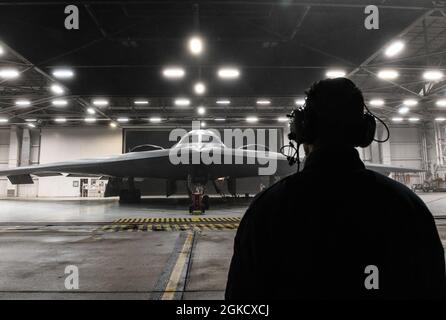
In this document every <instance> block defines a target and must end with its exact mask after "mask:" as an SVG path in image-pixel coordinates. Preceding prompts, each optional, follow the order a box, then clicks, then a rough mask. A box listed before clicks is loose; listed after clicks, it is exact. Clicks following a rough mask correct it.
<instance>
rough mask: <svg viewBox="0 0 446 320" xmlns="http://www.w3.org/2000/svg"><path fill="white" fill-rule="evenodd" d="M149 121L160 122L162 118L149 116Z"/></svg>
mask: <svg viewBox="0 0 446 320" xmlns="http://www.w3.org/2000/svg"><path fill="white" fill-rule="evenodd" d="M149 121H150V122H152V123H158V122H161V118H160V117H151V118H149Z"/></svg>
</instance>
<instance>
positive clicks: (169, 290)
mask: <svg viewBox="0 0 446 320" xmlns="http://www.w3.org/2000/svg"><path fill="white" fill-rule="evenodd" d="M192 243H193V233H189V234H188V235H187V238H186V241H185V242H184V245H183V247H182V248H181V252H180V254H179V256H178V258H177V261H176V263H175V266H174V267H173V270H172V273H171V274H170V278H169V281H168V282H167V285H166V289H165V291H164V293H163V295H162V296H161V300H173V298H174V297H175V292H176V291H177V289H178V284H179V282H180V279H181V274H182V273H183V270H184V268H185V267H186V264H187V263H188V262H187V261H188V256H189V253H190V251H191V249H192Z"/></svg>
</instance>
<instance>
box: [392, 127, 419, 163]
mask: <svg viewBox="0 0 446 320" xmlns="http://www.w3.org/2000/svg"><path fill="white" fill-rule="evenodd" d="M390 154H391V162H392V164H394V165H401V166H406V167H414V168H421V161H422V160H421V141H420V128H419V127H392V128H390Z"/></svg>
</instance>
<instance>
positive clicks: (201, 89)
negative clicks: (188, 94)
mask: <svg viewBox="0 0 446 320" xmlns="http://www.w3.org/2000/svg"><path fill="white" fill-rule="evenodd" d="M194 91H195V93H196V94H198V95H202V94H204V93H205V92H206V86H205V85H204V83H203V82H197V83H196V84H195V85H194Z"/></svg>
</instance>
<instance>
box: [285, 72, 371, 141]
mask: <svg viewBox="0 0 446 320" xmlns="http://www.w3.org/2000/svg"><path fill="white" fill-rule="evenodd" d="M306 94H307V97H306V101H305V106H304V108H303V109H302V110H297V111H295V112H294V113H293V118H292V122H291V136H290V138H291V139H294V140H296V141H298V142H299V143H304V145H307V149H308V147H309V146H310V149H311V148H313V147H320V146H324V145H347V146H362V147H364V146H366V145H368V144H370V143H371V142H372V140H373V135H374V132H375V126H376V124H375V120H374V118H373V116H371V115H370V114H364V106H365V104H364V97H363V95H362V92H361V90H359V88H358V87H356V85H355V84H354V83H353V82H352V81H351V80H349V79H346V78H336V79H326V80H321V81H318V82H316V83H314V84H313V85H312V86H311V87H310V89H309V90H307V91H306ZM293 137H294V138H293Z"/></svg>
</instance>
